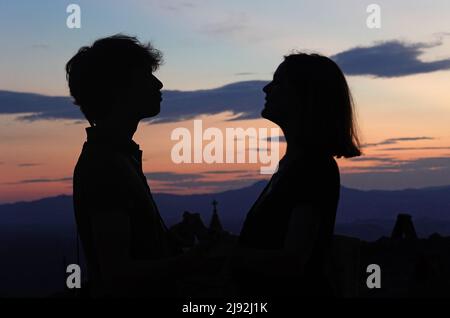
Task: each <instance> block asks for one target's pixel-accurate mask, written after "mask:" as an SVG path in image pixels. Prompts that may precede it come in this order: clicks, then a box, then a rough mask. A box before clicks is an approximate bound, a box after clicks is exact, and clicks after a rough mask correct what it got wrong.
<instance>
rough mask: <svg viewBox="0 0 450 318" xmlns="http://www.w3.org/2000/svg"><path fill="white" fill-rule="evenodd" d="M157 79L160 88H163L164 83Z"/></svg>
mask: <svg viewBox="0 0 450 318" xmlns="http://www.w3.org/2000/svg"><path fill="white" fill-rule="evenodd" d="M156 80H157V83H158V89H159V90H161V89H162V88H163V87H164V85H163V83H162V82H161V81H160V80H159V79H156Z"/></svg>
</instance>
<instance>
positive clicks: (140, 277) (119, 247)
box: [91, 210, 201, 290]
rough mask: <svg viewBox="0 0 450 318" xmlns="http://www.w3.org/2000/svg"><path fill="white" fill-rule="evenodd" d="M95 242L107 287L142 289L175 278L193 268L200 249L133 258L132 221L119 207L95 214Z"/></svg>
mask: <svg viewBox="0 0 450 318" xmlns="http://www.w3.org/2000/svg"><path fill="white" fill-rule="evenodd" d="M91 215H92V232H93V243H94V246H95V250H96V251H97V258H98V261H99V266H100V271H101V274H102V279H103V280H104V282H105V284H106V286H105V287H106V288H109V287H117V286H120V287H121V288H123V289H124V290H126V289H128V288H139V286H143V284H148V283H149V282H152V281H161V280H164V279H166V278H172V279H173V278H176V277H180V276H182V275H185V274H187V273H189V272H190V271H194V269H195V267H196V266H198V265H199V264H200V263H201V260H200V256H201V255H199V254H201V252H198V251H194V252H191V253H186V254H183V255H180V256H176V257H171V258H164V259H159V260H133V259H132V258H131V256H130V237H131V235H130V234H131V233H130V220H129V217H128V216H127V215H126V213H124V212H123V211H120V210H109V211H108V213H93V214H91Z"/></svg>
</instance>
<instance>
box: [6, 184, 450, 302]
mask: <svg viewBox="0 0 450 318" xmlns="http://www.w3.org/2000/svg"><path fill="white" fill-rule="evenodd" d="M265 184H266V182H265V181H261V182H257V183H255V184H253V185H251V186H249V187H246V188H242V189H238V190H230V191H225V192H221V193H215V194H197V195H172V194H162V193H159V194H155V195H154V197H155V200H156V202H157V204H158V206H159V209H160V211H161V214H162V216H163V218H164V219H165V221H166V223H167V224H168V225H172V224H175V223H177V222H179V221H180V220H181V215H182V213H183V212H184V211H185V210H188V211H191V212H198V213H200V214H201V216H202V218H203V220H204V222H205V224H207V225H208V224H209V222H210V218H211V216H212V205H211V202H212V200H213V199H215V200H217V201H218V202H219V205H218V211H219V216H220V218H221V221H222V224H223V226H224V228H225V229H227V230H228V231H231V232H234V233H239V231H240V227H241V225H242V222H243V220H244V218H245V215H246V213H247V211H248V210H249V208H250V207H251V205H252V204H253V202H254V201H255V199H256V198H257V196H258V194H259V193H260V192H261V191H262V189H263V188H264V186H265ZM274 213H276V211H274ZM398 213H409V214H411V215H412V216H413V222H414V224H415V227H416V230H417V233H418V235H419V236H422V237H426V236H429V235H430V234H432V233H434V232H438V233H440V234H441V235H450V186H445V187H432V188H423V189H407V190H401V191H361V190H355V189H349V188H346V187H342V190H341V199H340V205H339V209H338V215H337V222H336V223H337V224H336V233H337V234H345V235H349V236H354V237H359V238H361V239H364V240H368V241H371V240H376V239H378V238H380V237H381V236H389V235H390V232H391V230H392V227H393V225H394V222H395V218H396V216H397V214H398ZM75 237H76V231H75V226H74V216H73V209H72V197H71V196H66V195H61V196H56V197H50V198H44V199H40V200H36V201H30V202H17V203H10V204H3V205H0V242H1V244H0V259H1V260H2V262H1V263H0V282H2V283H1V284H0V297H1V296H2V294H3V295H12V296H14V295H16V296H18V295H22V296H23V295H31V296H39V295H41V296H43V295H46V294H49V293H52V292H54V291H55V290H60V289H61V288H63V286H64V285H63V284H64V277H65V272H64V266H63V261H64V260H63V257H65V258H66V259H65V261H66V263H71V262H75Z"/></svg>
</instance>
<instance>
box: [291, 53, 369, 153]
mask: <svg viewBox="0 0 450 318" xmlns="http://www.w3.org/2000/svg"><path fill="white" fill-rule="evenodd" d="M282 67H283V69H284V74H285V75H284V76H286V77H285V79H286V80H287V84H288V85H289V86H290V87H291V89H293V90H294V92H296V94H298V96H299V98H300V105H298V106H299V109H298V111H296V114H298V115H299V116H300V117H299V120H300V125H299V128H300V129H301V134H300V137H301V138H302V141H301V142H302V146H304V147H306V149H307V151H321V152H324V151H325V152H326V153H328V154H331V155H333V156H336V157H338V158H340V157H345V158H350V157H355V156H359V155H361V151H360V142H359V139H358V134H357V126H356V120H355V115H354V106H353V100H352V96H351V93H350V89H349V87H348V85H347V81H346V80H345V77H344V74H343V73H342V71H341V70H340V68H339V67H338V66H337V65H336V63H335V62H333V61H332V60H331V59H329V58H327V57H325V56H321V55H318V54H305V53H296V54H290V55H287V56H285V57H284V61H283V63H282Z"/></svg>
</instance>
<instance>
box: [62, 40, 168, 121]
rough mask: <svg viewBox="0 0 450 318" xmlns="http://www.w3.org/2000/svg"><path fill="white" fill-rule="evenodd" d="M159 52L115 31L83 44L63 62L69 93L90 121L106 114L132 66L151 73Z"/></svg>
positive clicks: (159, 58)
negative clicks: (88, 44) (91, 42)
mask: <svg viewBox="0 0 450 318" xmlns="http://www.w3.org/2000/svg"><path fill="white" fill-rule="evenodd" d="M161 62H162V54H161V52H160V51H158V50H157V49H155V48H153V47H152V45H151V44H150V43H146V44H143V43H141V42H139V40H138V39H137V38H136V37H132V36H126V35H122V34H116V35H113V36H110V37H106V38H102V39H98V40H97V41H95V42H94V43H93V44H92V45H91V46H83V47H82V48H80V49H79V50H78V52H77V53H76V54H75V55H74V56H73V57H72V58H71V59H70V60H69V61H68V62H67V64H66V78H67V81H68V84H69V89H70V94H71V95H72V97H73V98H74V99H75V101H74V103H75V104H76V105H78V106H79V107H80V109H81V111H82V112H83V114H84V115H85V117H86V119H87V120H88V121H89V122H90V123H91V125H92V124H93V123H95V122H96V121H97V120H99V119H102V118H104V117H106V116H107V115H108V113H109V111H110V109H111V105H112V104H113V103H114V102H115V101H117V100H118V99H120V97H121V96H122V95H123V92H124V91H125V90H126V89H127V88H128V84H129V82H130V78H131V75H132V72H133V71H134V70H135V69H143V70H144V69H148V71H149V72H154V71H156V70H157V69H158V67H159V65H160V64H161Z"/></svg>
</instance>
